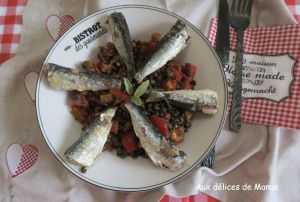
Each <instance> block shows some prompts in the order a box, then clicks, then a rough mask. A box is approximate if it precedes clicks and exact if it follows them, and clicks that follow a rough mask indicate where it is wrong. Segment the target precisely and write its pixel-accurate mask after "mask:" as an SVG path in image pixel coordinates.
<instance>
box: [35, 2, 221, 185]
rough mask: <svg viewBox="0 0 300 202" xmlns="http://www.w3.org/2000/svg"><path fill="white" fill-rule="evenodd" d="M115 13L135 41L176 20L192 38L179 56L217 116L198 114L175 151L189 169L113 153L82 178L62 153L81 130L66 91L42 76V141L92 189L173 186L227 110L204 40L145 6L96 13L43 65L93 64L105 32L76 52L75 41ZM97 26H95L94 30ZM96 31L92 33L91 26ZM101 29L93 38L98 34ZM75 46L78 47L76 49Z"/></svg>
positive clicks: (217, 68)
mask: <svg viewBox="0 0 300 202" xmlns="http://www.w3.org/2000/svg"><path fill="white" fill-rule="evenodd" d="M114 11H119V12H122V13H123V14H124V16H125V17H126V19H127V23H128V26H129V30H130V32H131V37H132V38H133V39H136V40H149V39H150V36H151V33H152V32H160V33H161V34H165V33H166V32H167V31H168V30H169V29H170V27H171V26H172V25H173V24H174V23H175V22H176V20H177V19H181V20H183V21H184V22H185V23H186V24H187V26H188V33H189V35H190V36H191V39H190V42H189V45H188V46H187V47H186V48H185V49H184V50H183V51H182V52H181V53H180V54H179V55H178V57H177V59H178V60H179V61H182V62H189V63H193V64H196V65H197V67H198V70H197V75H196V81H197V89H200V88H209V89H212V90H214V91H216V92H217V93H218V96H219V101H220V102H219V107H220V108H219V111H218V113H217V114H216V115H214V116H203V115H197V116H196V117H195V118H194V119H193V121H192V127H191V129H190V130H189V132H188V134H187V135H186V138H185V141H184V142H183V143H181V144H180V145H179V147H180V148H181V149H182V150H183V151H185V152H186V154H187V156H188V161H187V162H188V163H187V166H186V167H184V168H183V169H182V170H180V171H178V172H172V171H169V170H167V169H163V168H159V167H156V166H154V165H153V163H152V162H151V161H150V160H148V159H144V158H138V159H132V158H125V159H121V158H119V157H117V156H116V155H115V154H112V153H110V152H108V151H104V152H103V153H102V154H101V155H100V156H99V157H98V158H97V159H96V162H95V164H94V165H93V166H92V167H91V168H89V169H88V171H87V172H86V173H84V174H83V173H81V172H80V171H79V168H78V167H77V166H74V165H72V164H70V163H69V162H67V161H66V160H65V158H64V155H63V153H64V151H65V150H66V149H67V147H69V146H70V145H71V144H72V143H74V141H75V140H76V139H77V138H78V137H79V135H80V132H81V125H80V124H79V123H78V122H76V121H75V120H74V118H73V117H72V115H71V113H70V112H69V108H68V105H67V92H65V91H56V90H53V89H50V88H49V87H48V84H47V82H46V79H45V75H44V74H43V73H42V72H43V71H41V73H40V75H39V80H38V84H37V90H36V110H37V116H38V121H39V124H40V128H41V131H42V133H43V136H44V138H45V140H46V142H47V144H48V146H49V148H50V149H51V151H52V153H53V154H54V155H55V156H56V158H57V159H58V160H59V161H60V162H61V163H62V164H63V165H64V166H65V167H66V168H67V169H68V170H69V171H71V172H72V173H73V174H75V175H76V176H78V177H80V178H81V179H83V180H85V181H87V182H90V183H92V184H94V185H97V186H100V187H104V188H108V189H112V190H123V191H142V190H149V189H154V188H158V187H160V186H163V185H166V184H168V183H171V182H174V181H175V180H178V179H180V178H182V177H183V176H185V175H187V174H188V173H189V172H190V171H192V169H193V168H195V167H196V166H197V165H198V164H199V163H200V162H201V160H203V158H204V157H205V155H207V154H208V152H209V151H210V150H211V148H212V147H213V145H214V144H215V142H216V140H217V138H218V136H219V133H220V131H221V129H222V127H223V124H224V119H225V113H226V105H227V90H226V89H227V87H226V82H225V75H224V72H223V69H222V67H221V64H220V62H219V60H218V58H217V55H216V53H215V51H214V50H213V48H212V47H211V45H210V44H209V42H208V40H207V39H206V38H205V36H204V35H203V34H202V33H201V32H200V31H199V30H198V29H197V28H196V27H194V26H193V25H192V24H191V23H189V22H188V21H186V20H185V19H183V18H181V17H180V16H177V15H176V14H174V13H170V12H168V11H166V10H162V9H158V8H154V7H148V6H137V5H128V6H117V7H112V8H108V9H105V10H101V11H99V12H97V13H94V14H92V15H90V16H88V17H86V18H84V19H83V20H81V21H80V22H78V23H77V24H76V25H74V26H73V27H72V28H71V29H70V30H69V31H68V32H67V33H65V34H64V35H63V36H62V37H61V38H60V39H59V40H58V41H57V42H56V43H55V45H54V46H53V47H52V49H51V50H50V52H49V54H48V56H47V58H46V59H45V61H44V63H48V62H52V63H57V64H59V65H62V66H66V67H73V68H75V67H79V66H80V64H81V63H82V62H83V61H84V60H87V59H90V60H96V55H97V52H98V50H99V49H98V48H99V46H101V45H102V46H104V45H105V44H106V42H107V41H111V35H110V33H109V32H107V33H105V34H103V35H102V36H101V37H98V38H97V37H96V39H95V40H93V41H92V42H91V43H89V44H88V46H87V47H86V46H85V45H84V43H83V42H84V41H86V40H88V39H87V38H85V39H84V40H82V41H81V45H83V47H82V49H80V50H79V51H76V48H75V47H76V46H75V39H74V37H76V36H78V35H80V33H82V32H84V30H87V29H88V28H89V27H91V28H93V25H95V24H96V23H97V22H100V23H101V26H103V27H105V28H106V29H107V30H108V27H107V24H105V22H106V20H107V16H108V15H109V14H110V13H112V12H114ZM96 26H97V25H96ZM94 28H96V27H95V26H94ZM98 32H100V30H98V31H95V32H94V33H93V34H92V35H97V33H98ZM77 45H78V44H77Z"/></svg>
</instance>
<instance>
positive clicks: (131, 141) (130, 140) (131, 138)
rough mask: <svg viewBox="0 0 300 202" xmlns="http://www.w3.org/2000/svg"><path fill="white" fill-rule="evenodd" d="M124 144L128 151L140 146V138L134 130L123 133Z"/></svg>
mask: <svg viewBox="0 0 300 202" xmlns="http://www.w3.org/2000/svg"><path fill="white" fill-rule="evenodd" d="M122 145H123V147H124V148H125V150H126V151H127V152H128V153H131V152H133V151H135V150H137V149H138V148H139V145H138V139H137V137H136V136H135V134H134V133H133V132H127V133H124V134H123V135H122Z"/></svg>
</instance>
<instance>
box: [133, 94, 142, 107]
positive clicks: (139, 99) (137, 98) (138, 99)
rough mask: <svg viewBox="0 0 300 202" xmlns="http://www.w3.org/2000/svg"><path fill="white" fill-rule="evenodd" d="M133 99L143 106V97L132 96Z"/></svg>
mask: <svg viewBox="0 0 300 202" xmlns="http://www.w3.org/2000/svg"><path fill="white" fill-rule="evenodd" d="M131 101H132V102H133V103H134V104H136V105H137V106H142V105H143V101H142V100H141V98H139V97H135V96H133V97H132V98H131Z"/></svg>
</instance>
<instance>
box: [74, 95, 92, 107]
mask: <svg viewBox="0 0 300 202" xmlns="http://www.w3.org/2000/svg"><path fill="white" fill-rule="evenodd" d="M71 102H72V103H71V105H72V106H87V105H88V100H87V99H86V97H85V96H84V95H82V94H80V93H74V94H73V96H72V101H71Z"/></svg>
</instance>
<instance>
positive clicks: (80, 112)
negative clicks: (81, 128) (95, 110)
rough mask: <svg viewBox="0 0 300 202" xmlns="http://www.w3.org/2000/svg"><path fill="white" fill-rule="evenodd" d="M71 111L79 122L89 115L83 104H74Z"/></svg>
mask: <svg viewBox="0 0 300 202" xmlns="http://www.w3.org/2000/svg"><path fill="white" fill-rule="evenodd" d="M71 113H72V114H73V116H74V117H75V119H76V120H77V121H79V122H83V121H85V119H86V117H87V116H88V114H87V112H86V110H85V109H84V108H83V107H81V106H72V108H71Z"/></svg>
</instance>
